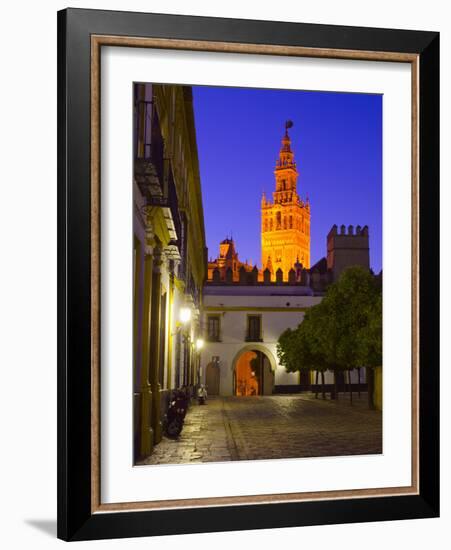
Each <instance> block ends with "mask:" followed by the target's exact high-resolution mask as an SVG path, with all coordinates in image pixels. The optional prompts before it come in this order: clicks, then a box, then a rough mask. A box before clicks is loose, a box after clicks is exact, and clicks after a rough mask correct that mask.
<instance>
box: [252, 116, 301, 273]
mask: <svg viewBox="0 0 451 550" xmlns="http://www.w3.org/2000/svg"><path fill="white" fill-rule="evenodd" d="M292 126H293V123H292V122H291V121H287V122H286V123H285V135H284V136H283V138H282V147H281V149H280V153H279V159H278V160H277V162H276V168H275V170H274V175H275V177H276V190H275V192H273V194H272V196H273V201H272V202H271V201H269V200H267V199H266V197H265V194H263V197H262V203H261V211H262V220H261V235H262V269H263V270H264V269H266V268H267V267H269V269H270V270H271V272H272V276H271V279H272V280H274V279H275V273H276V271H277V270H278V269H279V268H280V269H282V271H283V280H284V281H286V280H288V272H289V271H290V269H291V268H292V267H293V266H294V264H295V263H296V261H299V262H300V263H301V264H302V265H303V266H304V267H305V268H310V204H309V201H308V199H307V200H306V201H303V200H302V199H301V198H300V197H299V195H298V193H297V189H296V183H297V179H298V171H297V169H296V162H295V161H294V154H293V152H292V150H291V140H290V136H289V135H288V128H291V127H292Z"/></svg>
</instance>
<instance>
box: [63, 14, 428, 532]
mask: <svg viewBox="0 0 451 550" xmlns="http://www.w3.org/2000/svg"><path fill="white" fill-rule="evenodd" d="M91 34H116V35H125V36H142V37H145V36H149V37H161V38H180V39H192V40H212V41H226V42H227V41H228V42H243V43H245V42H247V43H262V44H265V43H267V44H280V45H292V46H305V47H322V48H325V47H326V48H335V49H357V50H358V49H364V50H377V51H397V52H404V53H418V54H421V58H420V66H421V73H420V75H421V81H420V92H421V96H420V106H421V115H420V152H421V159H422V163H421V165H420V178H421V180H420V181H421V182H422V184H421V188H420V202H421V208H422V209H420V216H421V219H420V245H421V255H420V304H421V314H420V334H421V350H420V369H421V365H423V368H422V371H425V367H424V365H426V364H433V365H434V366H435V365H437V367H438V242H439V241H438V193H439V191H438V146H437V144H438V137H439V135H438V128H439V126H438V123H439V119H438V93H439V92H438V70H439V67H438V41H439V40H438V33H433V32H426V31H403V30H391V29H370V28H357V27H339V26H328V25H313V24H302V23H281V22H269V21H251V20H239V19H217V18H208V17H196V16H171V15H160V14H144V13H136V12H110V11H102V10H82V9H68V10H63V11H61V12H59V13H58V126H59V129H58V270H59V271H58V413H59V414H58V537H59V538H62V539H64V540H92V539H99V538H119V537H136V536H150V535H163V534H177V533H196V532H199V533H200V532H213V531H231V530H242V529H261V528H276V527H289V526H301V525H315V524H332V523H350V522H366V521H382V520H394V519H409V518H410V519H412V518H425V517H436V516H437V515H438V506H439V492H438V490H439V477H438V476H439V472H438V458H439V456H438V451H439V444H438V410H439V406H438V373H437V377H436V378H435V379H432V377H430V376H421V381H420V388H421V392H420V449H421V454H420V479H421V485H420V496H400V497H379V498H365V499H348V500H332V501H319V502H317V501H312V502H297V503H278V504H254V505H244V506H243V505H236V506H226V507H221V506H220V507H208V508H197V509H196V508H192V509H176V510H154V511H134V512H115V513H100V514H94V515H91V509H90V499H91V490H90V486H91V464H90V453H91V445H90V436H89V435H88V437H87V436H86V434H90V427H91V423H90V422H91V419H90V382H91V378H90V323H89V321H88V322H86V320H87V319H88V320H89V319H90V304H91V302H90V252H91V250H90V223H89V220H90V167H89V161H90V86H89V83H90V40H89V39H90V35H91ZM431 136H432V138H431ZM66 154H67V157H66ZM426 182H427V183H426ZM66 208H67V210H66ZM421 212H423V213H424V214H422V213H421ZM66 265H67V271H66ZM426 275H427V277H428V279H426V277H425V276H426ZM66 278H67V280H66ZM421 280H423V281H424V280H428V281H429V282H430V281H434V284H433V285H432V288H431V285H430V284H429V285H428V286H426V284H421ZM66 321H67V338H66V328H65V326H66ZM425 339H426V340H425ZM81 365H83V366H84V368H81ZM426 415H427V416H426ZM431 418H432V419H433V423H432V424H433V425H432V426H431V423H430V421H429V419H431Z"/></svg>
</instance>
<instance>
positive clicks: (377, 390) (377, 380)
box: [373, 367, 382, 411]
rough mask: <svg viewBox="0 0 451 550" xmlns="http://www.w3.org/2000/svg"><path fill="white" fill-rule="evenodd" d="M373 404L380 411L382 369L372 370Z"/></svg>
mask: <svg viewBox="0 0 451 550" xmlns="http://www.w3.org/2000/svg"><path fill="white" fill-rule="evenodd" d="M373 402H374V406H375V407H376V409H378V410H379V411H381V410H382V367H376V368H375V369H374V392H373Z"/></svg>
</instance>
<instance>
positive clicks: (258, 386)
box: [232, 344, 276, 397]
mask: <svg viewBox="0 0 451 550" xmlns="http://www.w3.org/2000/svg"><path fill="white" fill-rule="evenodd" d="M232 369H233V393H234V395H238V396H243V397H244V396H253V395H271V394H272V393H273V391H274V374H275V370H276V361H275V359H274V356H273V354H272V353H271V352H270V351H269V350H268V348H266V347H265V346H262V345H260V344H249V345H248V346H245V347H243V348H241V349H240V351H239V352H238V353H237V354H236V355H235V357H234V359H233V362H232Z"/></svg>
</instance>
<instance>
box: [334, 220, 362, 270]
mask: <svg viewBox="0 0 451 550" xmlns="http://www.w3.org/2000/svg"><path fill="white" fill-rule="evenodd" d="M369 250H370V247H369V229H368V226H367V225H364V226H363V227H362V226H360V225H357V226H356V227H355V230H354V226H353V225H348V226H347V227H346V226H345V225H341V226H340V230H339V229H338V226H337V225H333V226H332V228H331V230H330V231H329V233H328V235H327V268H328V269H330V270H331V271H332V273H333V279H334V280H337V279H338V277H339V276H340V273H341V272H342V271H343V270H344V269H346V267H351V266H362V267H364V268H366V269H369V268H370V252H369Z"/></svg>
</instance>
